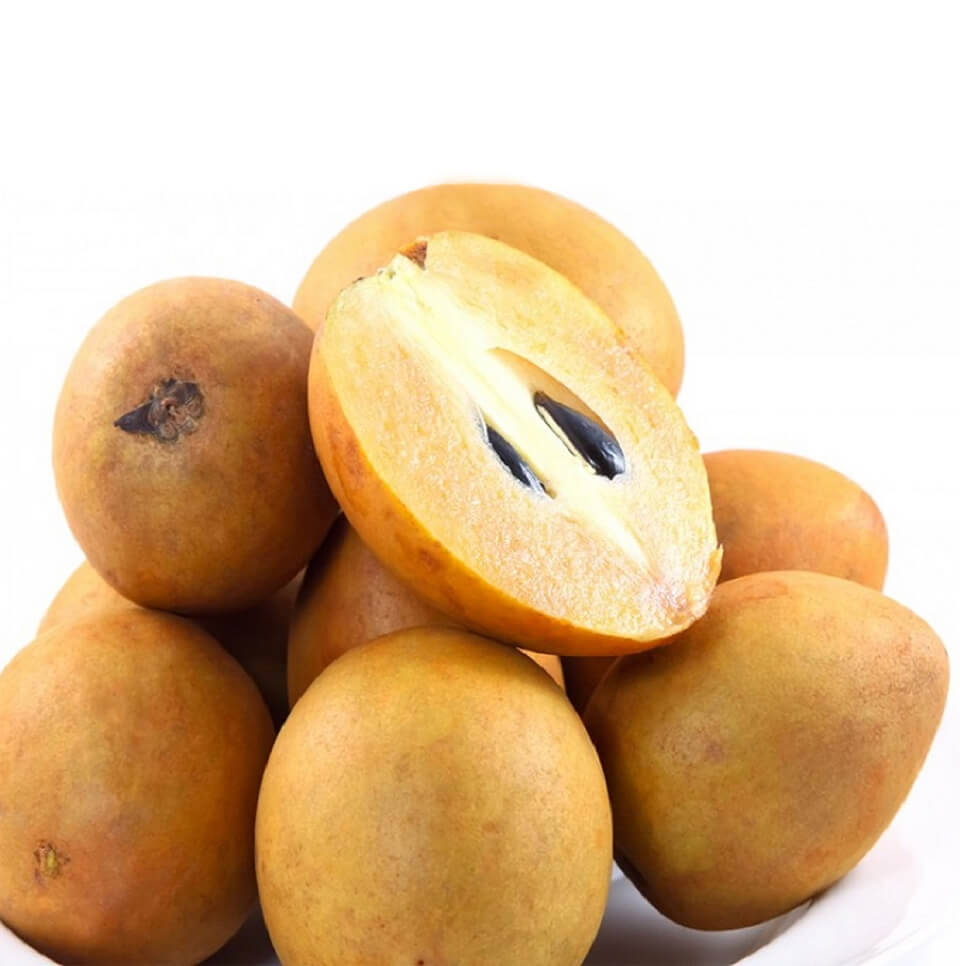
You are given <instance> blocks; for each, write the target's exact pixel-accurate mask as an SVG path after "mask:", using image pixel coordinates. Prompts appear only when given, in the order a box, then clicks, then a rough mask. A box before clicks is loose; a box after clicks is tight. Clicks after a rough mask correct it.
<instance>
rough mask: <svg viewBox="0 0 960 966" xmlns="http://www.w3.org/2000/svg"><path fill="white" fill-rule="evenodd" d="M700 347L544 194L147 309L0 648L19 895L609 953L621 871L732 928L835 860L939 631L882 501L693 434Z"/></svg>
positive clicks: (367, 943) (170, 957)
mask: <svg viewBox="0 0 960 966" xmlns="http://www.w3.org/2000/svg"><path fill="white" fill-rule="evenodd" d="M314 330H315V332H314ZM682 369H683V337H682V333H681V328H680V323H679V320H678V318H677V314H676V311H675V309H674V306H673V303H672V301H671V299H670V296H669V294H668V293H667V291H666V289H665V288H664V286H663V283H662V282H661V281H660V279H659V278H658V276H657V275H656V273H655V272H654V270H653V268H652V267H651V266H650V264H649V263H648V262H647V261H646V259H645V258H644V257H643V255H642V254H641V253H640V252H639V251H638V249H637V248H636V247H635V246H634V245H633V244H632V243H631V242H630V241H629V240H628V239H627V238H626V237H624V236H623V235H622V234H621V233H620V232H619V231H617V230H616V229H615V228H614V227H612V226H611V225H610V224H608V223H607V222H605V221H604V220H602V219H601V218H599V217H598V216H596V215H594V214H593V213H591V212H589V211H587V210H585V209H583V208H581V207H580V206H578V205H576V204H573V203H571V202H569V201H566V200H564V199H562V198H559V197H557V196H555V195H552V194H549V193H546V192H543V191H539V190H535V189H531V188H524V187H518V186H507V185H447V186H440V187H436V188H429V189H425V190H422V191H418V192H414V193H412V194H409V195H406V196H404V197H401V198H398V199H395V200H393V201H391V202H388V203H386V204H385V205H382V206H380V207H379V208H376V209H374V210H373V211H370V212H368V213H367V214H365V215H363V216H362V217H360V218H359V219H358V220H357V221H355V222H353V223H352V224H351V225H349V226H347V227H346V228H345V229H344V230H343V231H342V232H341V233H340V234H339V235H338V236H337V237H336V238H335V239H334V240H333V241H332V242H330V244H329V245H328V246H327V247H326V248H325V249H324V250H323V251H322V252H321V254H320V255H319V256H318V257H317V259H316V261H315V262H314V263H313V265H312V266H311V268H310V270H309V272H308V274H307V276H306V278H305V279H304V281H303V283H302V285H301V287H300V290H299V292H298V293H297V297H296V300H295V302H294V306H293V311H291V310H290V309H288V308H287V307H285V306H284V305H282V304H281V303H280V302H277V301H275V300H274V299H273V298H271V297H270V296H268V295H266V294H264V293H263V292H260V291H258V290H256V289H254V288H251V287H249V286H246V285H242V284H239V283H236V282H228V281H222V280H217V279H204V278H190V279H178V280H174V281H167V282H161V283H159V284H156V285H153V286H151V287H149V288H147V289H144V290H142V291H140V292H137V293H136V294H134V295H131V296H130V297H128V298H126V299H124V300H123V301H122V302H120V303H119V304H118V305H116V306H115V307H114V308H113V309H111V310H110V311H109V312H108V313H107V314H106V315H105V316H104V317H103V319H101V320H100V322H99V323H98V324H97V325H96V326H94V328H93V329H92V330H91V331H90V333H89V335H88V336H87V338H86V340H85V341H84V343H83V345H82V346H81V348H80V350H79V352H78V353H77V355H76V358H75V360H74V362H73V364H72V367H71V369H70V371H69V373H68V375H67V377H66V381H65V384H64V387H63V390H62V393H61V396H60V400H59V404H58V407H57V413H56V422H55V427H54V446H53V462H54V470H55V474H56V482H57V488H58V492H59V495H60V498H61V501H62V503H63V507H64V511H65V513H66V517H67V520H68V522H69V524H70V527H71V529H72V531H73V533H74V535H75V536H76V538H77V541H78V542H79V544H80V546H81V548H82V549H83V552H84V554H85V555H86V558H87V562H86V563H85V564H83V565H82V566H81V567H80V568H79V570H77V571H76V572H75V573H74V574H73V576H72V577H70V579H69V580H68V581H67V583H66V584H65V585H64V587H63V589H62V590H61V591H60V593H59V594H58V595H57V597H56V599H55V600H54V601H53V603H52V604H51V606H50V609H49V610H48V612H47V614H46V616H45V617H44V618H43V621H42V623H41V625H40V629H39V632H38V636H37V638H36V640H35V641H34V642H33V643H32V644H30V645H29V646H27V647H25V648H24V649H23V650H22V651H21V652H20V653H19V654H18V655H17V656H16V657H15V658H14V659H13V660H12V661H11V662H10V664H9V665H8V666H7V667H6V669H5V670H4V671H3V672H2V674H0V919H2V920H3V922H5V923H6V924H7V925H8V926H9V927H10V928H11V929H13V930H14V931H15V932H16V933H18V934H19V935H20V936H22V937H23V938H24V939H25V940H26V941H27V942H28V943H30V944H32V945H33V946H34V947H36V948H37V949H39V950H41V951H43V952H44V953H46V954H48V955H50V956H51V957H53V958H55V959H59V960H61V961H64V962H69V963H136V964H142V963H150V964H160V963H171V964H173V963H176V964H183V963H196V962H199V961H200V960H202V959H204V958H205V957H207V956H209V955H210V954H212V953H213V952H214V951H215V950H217V949H218V948H219V947H220V946H221V945H222V944H223V943H225V942H226V941H227V940H228V939H229V938H230V937H231V935H233V933H234V932H235V931H236V930H237V929H238V928H239V927H240V925H241V924H242V923H243V921H244V919H245V918H246V916H247V915H248V914H249V912H250V909H251V906H252V905H253V904H254V902H255V900H256V899H257V897H258V896H259V901H260V903H261V906H262V909H263V914H264V918H265V921H266V925H267V928H268V930H269V933H270V937H271V939H272V941H273V944H274V946H275V948H276V950H277V954H278V955H279V957H280V959H281V961H282V962H283V963H285V964H290V966H293V964H304V966H322V964H330V966H344V964H363V966H376V964H409V966H450V964H454V963H456V964H460V966H467V964H479V966H483V964H491V966H514V964H515V966H568V964H569V966H575V964H578V963H581V962H582V961H583V959H584V957H585V956H586V954H587V951H588V950H589V948H590V945H591V943H592V941H593V939H594V937H595V935H596V932H597V929H598V928H599V925H600V920H601V917H602V915H603V911H604V906H605V903H606V897H607V890H608V886H609V879H610V868H611V861H612V859H613V858H615V859H616V861H617V862H618V863H619V865H620V867H621V868H622V869H623V870H624V872H625V873H626V874H627V875H628V876H629V878H630V879H631V880H632V881H633V882H634V884H635V885H636V886H637V888H638V889H640V890H641V891H642V892H643V894H644V895H645V896H646V897H647V898H648V899H649V900H650V902H652V903H653V905H654V906H656V907H657V908H658V909H660V910H661V911H662V912H664V913H665V914H666V915H667V916H669V917H671V918H672V919H674V920H675V921H676V922H679V923H682V924H685V925H688V926H693V927H696V928H701V929H728V928H733V927H738V926H746V925H750V924H753V923H757V922H760V921H762V920H764V919H767V918H769V917H773V916H776V915H778V914H780V913H782V912H784V911H786V910H788V909H790V908H792V907H794V906H796V905H797V904H798V903H801V902H803V901H804V900H806V899H808V898H809V897H810V896H813V895H815V894H816V893H818V892H820V891H821V890H823V889H824V888H826V887H827V886H829V885H830V884H831V883H833V882H835V881H836V880H837V879H838V878H840V877H841V876H843V875H844V874H845V873H846V872H847V871H848V870H849V869H851V868H852V867H853V866H854V865H855V864H856V863H857V862H858V861H859V860H860V858H861V857H862V856H863V855H864V854H865V853H866V852H867V850H868V849H869V848H870V847H871V846H872V845H873V843H874V842H875V841H876V840H877V838H878V836H879V835H880V833H881V832H882V831H883V829H884V828H885V827H886V826H887V824H888V823H889V822H890V820H891V819H892V818H893V816H894V814H895V812H896V811H897V809H898V807H899V806H900V804H901V803H902V801H903V800H904V798H905V796H906V795H907V793H908V791H909V790H910V787H911V785H912V783H913V781H914V779H915V778H916V775H917V772H918V771H919V769H920V767H921V765H922V763H923V761H924V758H925V756H926V754H927V751H928V749H929V746H930V743H931V741H932V739H933V736H934V733H935V731H936V729H937V725H938V723H939V720H940V716H941V713H942V710H943V706H944V702H945V699H946V691H947V679H948V670H947V658H946V654H945V651H944V648H943V645H942V643H941V642H940V640H939V639H938V638H937V636H936V635H935V634H934V632H933V631H932V630H931V629H930V628H929V626H928V625H927V624H925V623H924V622H923V621H922V620H921V619H920V618H919V617H917V616H915V615H914V614H913V613H911V612H910V611H909V610H907V609H906V608H905V607H903V606H901V605H900V604H898V603H896V602H894V601H893V600H891V599H889V598H887V597H885V596H884V595H883V594H882V593H881V588H882V585H883V580H884V575H885V572H886V564H887V536H886V528H885V525H884V521H883V518H882V516H881V515H880V512H879V511H878V509H877V507H876V506H875V504H874V503H873V501H872V500H871V499H870V497H869V496H868V495H867V494H866V493H865V492H864V491H863V490H862V489H861V488H860V487H859V486H857V485H856V484H855V483H853V482H852V481H851V480H849V479H848V478H846V477H845V476H843V475H841V474H840V473H838V472H836V471H834V470H832V469H829V468H827V467H825V466H822V465H820V464H818V463H814V462H811V461H809V460H806V459H802V458H800V457H797V456H790V455H786V454H781V453H773V452H757V451H744V450H739V451H738V450H730V451H724V452H717V453H711V454H707V455H706V456H705V457H704V456H701V454H700V452H699V448H698V443H697V440H696V438H695V437H694V435H693V433H692V432H691V430H690V429H689V428H688V426H687V424H686V422H685V420H684V417H683V414H682V413H681V410H680V408H679V407H678V406H677V403H676V401H675V398H674V397H675V395H676V392H677V390H678V388H679V385H680V379H681V375H682ZM341 510H342V511H343V515H342V516H339V517H338V514H339V512H340V511H341ZM718 538H719V539H718ZM304 568H306V569H305V573H304ZM718 581H719V583H718ZM521 648H522V650H521ZM561 658H562V660H561ZM538 665H539V666H538ZM288 709H292V710H290V713H289V717H287V712H288ZM271 719H272V720H271ZM284 719H286V720H285V721H284ZM281 725H282V727H281ZM276 728H279V729H280V730H279V735H278V736H277V735H276V732H275V729H276ZM640 952H641V951H638V955H639V953H640Z"/></svg>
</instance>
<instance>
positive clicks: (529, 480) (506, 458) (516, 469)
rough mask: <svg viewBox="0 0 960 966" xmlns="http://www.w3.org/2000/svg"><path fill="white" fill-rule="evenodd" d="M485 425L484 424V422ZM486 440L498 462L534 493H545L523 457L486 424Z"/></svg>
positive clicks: (541, 484)
mask: <svg viewBox="0 0 960 966" xmlns="http://www.w3.org/2000/svg"><path fill="white" fill-rule="evenodd" d="M484 425H485V426H486V424H484ZM486 430H487V442H488V443H489V444H490V448H491V449H492V450H493V451H494V453H496V454H497V456H498V457H499V459H500V462H501V463H503V465H504V466H505V467H506V468H507V469H508V470H510V472H511V473H512V474H513V475H514V476H515V477H516V478H517V479H518V480H519V481H520V482H521V483H522V484H523V485H524V486H529V487H530V489H531V490H533V491H534V492H535V493H545V492H546V491H545V490H544V488H543V483H541V482H540V479H539V477H538V476H537V474H536V473H534V472H533V470H532V469H531V468H530V466H529V464H528V463H527V462H526V461H525V460H524V458H523V457H522V456H521V455H520V454H519V453H518V452H517V451H516V450H515V449H514V448H513V446H511V445H510V443H508V442H507V441H506V440H505V439H504V438H503V437H502V436H501V435H500V434H499V433H498V432H497V431H496V430H495V429H494V428H493V427H492V426H486Z"/></svg>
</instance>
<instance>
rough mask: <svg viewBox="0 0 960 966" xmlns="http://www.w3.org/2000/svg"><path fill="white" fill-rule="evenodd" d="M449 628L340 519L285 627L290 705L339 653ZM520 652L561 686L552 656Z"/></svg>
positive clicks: (447, 621) (444, 619)
mask: <svg viewBox="0 0 960 966" xmlns="http://www.w3.org/2000/svg"><path fill="white" fill-rule="evenodd" d="M451 626H455V625H454V624H453V622H452V621H451V620H450V618H449V617H447V616H446V615H445V614H443V613H441V612H440V611H438V610H437V609H436V608H435V607H431V606H430V605H429V604H427V603H426V602H424V601H422V600H421V599H420V598H419V597H417V596H416V594H414V593H413V591H412V590H410V588H409V587H407V585H406V584H404V583H402V582H401V581H400V580H398V579H397V578H396V577H394V576H393V574H391V573H390V571H389V570H387V569H386V567H384V566H383V564H381V563H380V561H379V560H377V558H376V557H375V556H374V555H373V553H372V552H371V551H370V550H369V549H368V548H367V547H366V546H365V545H364V543H363V541H362V540H361V539H360V537H359V536H357V532H356V530H354V529H353V527H351V526H350V524H349V523H348V522H347V521H346V519H344V518H341V519H340V520H338V521H337V523H335V524H334V526H333V529H332V530H331V532H330V536H329V537H328V538H327V541H326V543H325V544H324V546H323V547H322V548H321V550H320V552H319V553H318V555H317V557H316V558H315V559H314V560H313V562H312V563H311V564H310V566H309V567H308V568H307V575H306V577H305V578H304V583H303V588H302V590H301V592H300V595H299V598H298V600H297V606H296V612H295V614H294V618H293V621H292V623H291V625H290V645H289V649H288V654H287V693H288V695H289V702H290V707H293V705H294V704H296V702H297V701H298V700H299V699H300V696H301V695H302V694H303V692H304V691H306V690H307V688H308V687H309V686H310V684H311V683H312V682H313V680H314V678H316V676H317V675H318V674H320V673H321V672H322V671H323V670H324V669H325V668H326V667H327V666H328V665H330V664H331V663H332V662H333V661H335V660H336V659H337V658H338V657H340V655H341V654H346V652H347V651H350V650H353V648H355V647H359V646H360V645H361V644H365V643H366V642H367V641H370V640H373V639H374V638H375V637H380V636H381V635H383V634H389V633H392V632H393V631H400V630H405V629H407V628H412V627H451ZM524 653H525V654H527V656H528V657H529V658H531V660H533V661H535V662H536V663H537V664H539V665H540V666H541V667H542V668H543V669H544V670H545V671H546V672H547V673H548V674H549V675H550V676H551V677H552V678H553V679H554V681H556V682H557V684H558V685H559V686H560V687H561V688H562V687H563V671H562V669H561V666H560V659H559V658H558V657H556V656H555V655H553V654H536V653H534V652H526V651H525V652H524Z"/></svg>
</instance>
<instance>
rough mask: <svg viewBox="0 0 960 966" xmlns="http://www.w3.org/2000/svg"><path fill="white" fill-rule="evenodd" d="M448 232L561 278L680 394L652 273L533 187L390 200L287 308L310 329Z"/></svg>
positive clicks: (562, 201) (469, 188)
mask: <svg viewBox="0 0 960 966" xmlns="http://www.w3.org/2000/svg"><path fill="white" fill-rule="evenodd" d="M448 230H457V231H468V232H474V233H476V234H478V235H487V236H489V237H490V238H497V239H499V240H500V241H502V242H505V243H506V244H508V245H511V246H513V247H514V248H519V249H520V250H521V251H524V252H526V253H527V254H528V255H533V256H534V258H537V259H539V260H540V261H541V262H544V263H546V264H547V265H549V266H550V267H551V268H554V269H556V270H557V271H558V272H560V273H561V274H562V275H566V277H567V278H568V279H570V281H571V282H573V284H574V285H576V286H577V287H578V288H579V289H580V290H581V291H583V292H584V293H585V294H586V295H588V296H589V297H590V298H591V299H593V301H594V302H596V303H597V305H599V306H600V308H601V309H603V311H604V312H606V314H607V315H609V316H610V318H611V319H613V321H614V322H615V323H616V324H617V325H618V326H619V327H620V328H621V329H622V333H623V337H624V338H625V339H627V340H628V341H629V342H630V343H631V344H632V345H634V346H635V347H636V349H637V350H638V351H639V352H640V354H641V355H643V356H644V358H646V360H647V362H648V363H649V365H650V368H651V369H652V370H653V371H654V372H655V373H656V375H657V376H658V378H659V379H660V381H661V382H662V383H663V384H664V385H665V386H666V387H667V388H668V389H669V390H670V391H671V393H673V394H674V395H676V394H677V391H678V390H679V388H680V381H681V379H682V377H683V331H682V329H681V327H680V320H679V318H678V317H677V310H676V308H675V307H674V304H673V301H672V299H671V298H670V294H669V292H667V289H666V287H665V286H664V284H663V282H662V281H661V280H660V277H659V275H657V273H656V271H655V270H654V268H653V266H652V265H651V264H650V262H648V261H647V259H646V258H645V257H644V255H643V253H642V252H641V251H640V250H639V249H638V248H637V247H636V245H634V244H633V242H632V241H630V239H629V238H627V237H626V235H624V234H623V233H622V232H620V231H618V230H617V229H616V228H614V227H613V225H611V224H610V223H609V222H607V221H604V219H603V218H601V217H600V216H599V215H596V214H594V213H593V212H592V211H589V210H588V209H587V208H584V207H582V206H581V205H578V204H575V203H574V202H572V201H568V200H567V199H566V198H562V197H560V196H559V195H555V194H552V193H551V192H549V191H543V190H541V189H539V188H529V187H526V186H524V185H516V184H442V185H434V186H432V187H429V188H421V189H420V190H418V191H412V192H410V193H409V194H405V195H401V196H400V197H399V198H393V199H392V200H390V201H387V202H386V203H384V204H382V205H379V206H378V207H376V208H373V209H371V210H370V211H368V212H366V213H365V214H363V215H361V216H360V217H359V218H357V219H356V220H355V221H353V222H351V223H350V224H349V225H347V227H346V228H344V229H343V231H341V232H340V234H339V235H337V236H336V237H335V238H334V239H333V240H332V241H331V242H330V243H329V244H328V245H327V247H326V248H324V249H323V251H322V252H320V254H319V255H318V256H317V257H316V259H315V260H314V262H313V264H312V265H311V266H310V270H309V271H308V272H307V274H306V277H305V278H304V279H303V281H302V282H301V283H300V288H299V290H298V291H297V295H296V298H295V299H294V303H293V307H294V310H295V311H296V312H297V314H298V315H300V317H301V318H303V319H305V320H306V321H307V323H308V324H309V325H310V326H311V327H313V328H317V327H318V326H319V325H320V323H321V322H322V321H323V319H324V316H325V315H326V313H327V309H328V308H329V307H330V305H331V304H332V303H333V301H334V299H335V298H336V296H337V294H338V293H339V291H340V290H341V289H342V288H343V287H344V286H346V285H349V284H350V283H351V282H353V281H354V280H355V279H357V278H360V277H362V276H365V275H371V274H372V273H373V272H375V271H376V270H377V269H378V268H380V267H381V266H383V265H386V264H387V262H389V261H390V259H391V258H392V257H393V255H394V254H395V253H396V252H398V251H400V250H401V249H402V248H404V247H405V246H407V245H409V244H410V243H411V242H412V241H413V240H414V239H416V238H419V237H420V236H422V235H434V234H436V233H437V232H441V231H448Z"/></svg>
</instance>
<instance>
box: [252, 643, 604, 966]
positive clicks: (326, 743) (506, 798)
mask: <svg viewBox="0 0 960 966" xmlns="http://www.w3.org/2000/svg"><path fill="white" fill-rule="evenodd" d="M610 837H611V830H610V806H609V803H608V801H607V792H606V788H605V786H604V782H603V773H602V771H601V769H600V763H599V762H598V761H597V756H596V752H595V751H594V749H593V746H592V745H591V744H590V740H589V738H588V737H587V734H586V731H585V730H584V728H583V725H582V724H581V722H580V719H579V718H578V717H577V715H576V713H575V712H574V710H573V708H571V706H570V703H569V702H568V701H567V699H566V698H565V697H564V696H563V693H562V692H561V691H560V689H559V688H558V687H556V685H555V684H554V683H553V682H552V681H551V680H550V679H549V678H548V677H547V676H546V675H545V674H544V673H543V672H542V671H541V670H540V669H539V668H537V667H535V666H534V665H533V663H532V662H531V661H530V660H528V659H527V658H526V657H524V656H523V655H522V654H519V653H517V651H516V650H515V649H514V648H512V647H506V646H504V645H501V644H496V643H494V642H492V641H488V640H485V639H483V638H479V637H475V636H473V635H471V634H467V633H465V632H463V631H459V630H455V629H449V628H436V627H432V628H418V629H416V630H407V631H399V632H397V633H395V634H388V635H387V636H385V637H380V638H377V639H376V640H375V641H372V642H370V643H369V644H366V645H364V646H362V647H358V648H356V649H354V650H352V651H350V652H349V653H347V654H345V655H343V656H342V657H341V658H339V659H338V660H337V661H335V662H334V663H333V664H331V665H330V667H328V668H327V670H326V671H324V672H323V674H321V675H320V676H319V677H318V678H317V679H316V681H314V683H313V684H312V685H311V686H310V688H309V689H308V690H307V692H306V694H304V696H303V697H302V698H301V699H300V701H298V702H297V705H296V707H295V708H294V709H293V711H291V713H290V717H289V718H288V719H287V723H286V725H284V728H283V730H282V731H281V732H280V736H279V738H278V740H277V743H276V745H275V746H274V749H273V752H272V753H271V756H270V762H269V764H268V766H267V770H266V772H265V773H264V778H263V785H262V787H261V792H260V802H259V805H258V808H257V836H256V841H257V882H258V885H259V889H260V902H261V906H262V908H263V914H264V918H265V920H266V924H267V929H268V930H269V932H270V938H271V939H272V940H273V944H274V947H275V948H276V950H277V954H278V956H279V958H280V959H281V961H282V962H283V963H284V964H286V966H300V964H309V966H343V964H345V963H363V964H364V966H392V964H394V963H409V964H410V966H413V964H414V963H423V964H427V963H431V964H432V963H436V964H440V963H451V964H452V963H462V964H468V963H478V964H479V963H497V964H498V966H579V964H580V963H582V962H583V959H584V956H585V955H586V953H587V950H588V949H589V948H590V944H591V942H592V941H593V938H594V936H595V935H596V932H597V929H598V928H599V925H600V920H601V918H602V916H603V910H604V905H605V902H606V896H607V890H608V886H609V878H610V859H611V850H610V841H611V839H610Z"/></svg>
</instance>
